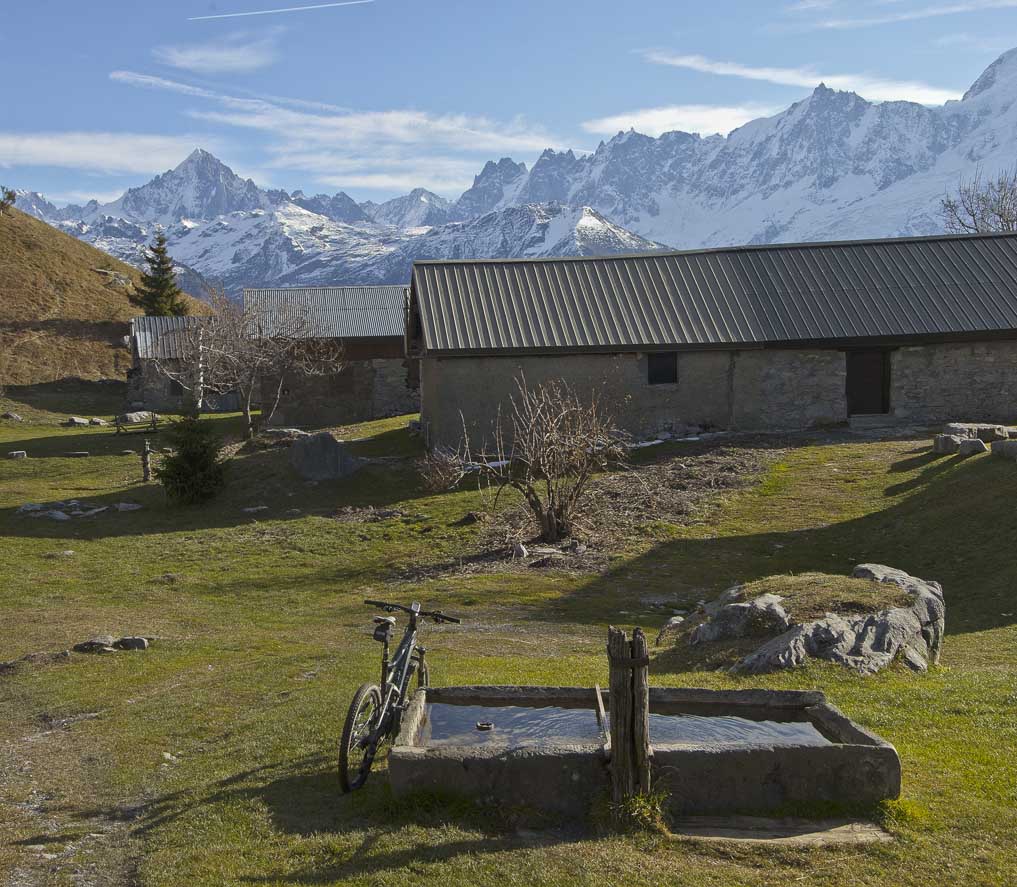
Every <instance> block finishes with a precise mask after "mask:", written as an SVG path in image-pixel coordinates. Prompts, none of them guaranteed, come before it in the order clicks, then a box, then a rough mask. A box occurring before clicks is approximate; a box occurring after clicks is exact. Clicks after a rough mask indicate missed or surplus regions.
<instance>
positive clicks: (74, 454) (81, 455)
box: [64, 450, 89, 459]
mask: <svg viewBox="0 0 1017 887" xmlns="http://www.w3.org/2000/svg"><path fill="white" fill-rule="evenodd" d="M64 455H65V456H66V457H67V458H68V459H87V458H88V456H89V452H88V450H71V451H70V452H69V453H64Z"/></svg>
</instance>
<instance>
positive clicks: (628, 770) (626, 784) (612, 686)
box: [607, 626, 636, 804]
mask: <svg viewBox="0 0 1017 887" xmlns="http://www.w3.org/2000/svg"><path fill="white" fill-rule="evenodd" d="M607 656H608V661H609V669H610V672H609V673H610V680H609V684H608V688H609V690H610V700H611V796H612V799H613V801H614V803H615V804H621V803H622V802H623V801H624V800H625V799H626V798H629V797H632V795H634V794H635V793H636V771H635V761H634V759H633V744H632V727H633V720H632V716H633V711H632V670H631V669H630V668H629V665H628V662H629V660H631V658H632V645H631V643H630V642H629V639H628V636H627V635H626V633H625V632H624V631H623V630H622V629H620V628H615V627H614V626H611V627H610V628H608V630H607Z"/></svg>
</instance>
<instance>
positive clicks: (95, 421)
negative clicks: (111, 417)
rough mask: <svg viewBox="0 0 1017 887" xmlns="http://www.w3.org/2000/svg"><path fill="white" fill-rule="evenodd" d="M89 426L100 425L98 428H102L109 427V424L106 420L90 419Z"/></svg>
mask: <svg viewBox="0 0 1017 887" xmlns="http://www.w3.org/2000/svg"><path fill="white" fill-rule="evenodd" d="M88 424H89V425H98V426H100V427H101V426H105V425H109V422H107V421H106V420H105V419H89V420H88Z"/></svg>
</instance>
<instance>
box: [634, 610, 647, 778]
mask: <svg viewBox="0 0 1017 887" xmlns="http://www.w3.org/2000/svg"><path fill="white" fill-rule="evenodd" d="M649 657H650V649H649V646H648V645H647V643H646V635H644V634H643V630H642V629H641V628H637V629H636V630H635V631H633V632H632V659H633V668H632V752H633V767H634V770H635V781H636V790H637V791H638V792H639V793H640V794H644V795H648V794H649V793H650V754H651V752H650V675H649V671H650V669H649Z"/></svg>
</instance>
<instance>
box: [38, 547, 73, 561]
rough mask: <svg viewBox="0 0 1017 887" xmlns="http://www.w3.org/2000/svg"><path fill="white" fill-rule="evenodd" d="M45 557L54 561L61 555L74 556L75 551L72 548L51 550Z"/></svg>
mask: <svg viewBox="0 0 1017 887" xmlns="http://www.w3.org/2000/svg"><path fill="white" fill-rule="evenodd" d="M43 557H44V558H46V559H47V560H51V561H53V560H56V559H57V558H61V557H74V552H73V551H71V550H70V549H67V550H66V551H50V552H48V553H46V554H44V555H43Z"/></svg>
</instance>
